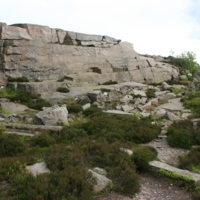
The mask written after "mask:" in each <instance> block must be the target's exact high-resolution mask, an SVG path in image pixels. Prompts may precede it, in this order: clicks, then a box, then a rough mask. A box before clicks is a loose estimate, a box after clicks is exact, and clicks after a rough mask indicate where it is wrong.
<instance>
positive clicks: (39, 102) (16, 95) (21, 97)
mask: <svg viewBox="0 0 200 200" xmlns="http://www.w3.org/2000/svg"><path fill="white" fill-rule="evenodd" d="M0 98H9V99H11V100H13V101H19V102H20V103H22V104H24V105H26V106H28V107H29V108H32V109H36V110H42V108H43V107H50V106H51V104H50V103H49V102H47V101H45V100H44V99H42V98H41V97H40V95H39V94H33V93H30V92H24V91H22V90H17V91H16V92H15V91H13V90H11V89H9V88H6V89H4V90H1V91H0Z"/></svg>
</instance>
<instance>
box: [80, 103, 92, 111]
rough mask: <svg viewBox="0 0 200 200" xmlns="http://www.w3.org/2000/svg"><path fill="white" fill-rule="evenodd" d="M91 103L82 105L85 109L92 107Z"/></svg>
mask: <svg viewBox="0 0 200 200" xmlns="http://www.w3.org/2000/svg"><path fill="white" fill-rule="evenodd" d="M90 106H91V104H90V103H87V104H85V105H83V106H82V108H83V110H86V109H88V108H90Z"/></svg>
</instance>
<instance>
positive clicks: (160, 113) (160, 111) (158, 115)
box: [151, 108, 166, 118]
mask: <svg viewBox="0 0 200 200" xmlns="http://www.w3.org/2000/svg"><path fill="white" fill-rule="evenodd" d="M165 114H166V110H165V109H159V108H157V109H156V110H154V111H152V112H151V115H153V116H154V117H156V118H162V117H163V116H164V115H165Z"/></svg>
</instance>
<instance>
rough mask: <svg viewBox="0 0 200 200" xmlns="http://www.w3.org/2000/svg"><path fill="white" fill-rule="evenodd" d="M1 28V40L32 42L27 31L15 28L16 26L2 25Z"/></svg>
mask: <svg viewBox="0 0 200 200" xmlns="http://www.w3.org/2000/svg"><path fill="white" fill-rule="evenodd" d="M0 28H1V36H0V39H3V40H5V39H6V40H22V39H25V40H32V38H31V36H30V35H29V34H28V32H27V30H26V29H23V28H20V27H15V26H7V25H2V26H0Z"/></svg>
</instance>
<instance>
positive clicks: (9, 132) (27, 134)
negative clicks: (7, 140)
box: [5, 131, 34, 137]
mask: <svg viewBox="0 0 200 200" xmlns="http://www.w3.org/2000/svg"><path fill="white" fill-rule="evenodd" d="M5 133H7V134H16V135H22V136H23V135H25V136H28V137H33V136H34V134H31V133H24V132H17V131H6V132H5Z"/></svg>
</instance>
